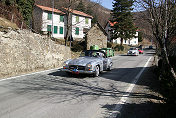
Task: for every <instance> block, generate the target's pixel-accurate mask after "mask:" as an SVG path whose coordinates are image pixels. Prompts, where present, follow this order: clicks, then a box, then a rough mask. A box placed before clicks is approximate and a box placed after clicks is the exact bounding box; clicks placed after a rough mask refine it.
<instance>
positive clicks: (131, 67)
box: [0, 50, 153, 118]
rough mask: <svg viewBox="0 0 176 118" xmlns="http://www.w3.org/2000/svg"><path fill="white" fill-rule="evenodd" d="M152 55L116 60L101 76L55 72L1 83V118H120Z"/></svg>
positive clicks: (119, 56) (147, 53)
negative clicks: (122, 109) (69, 74)
mask: <svg viewBox="0 0 176 118" xmlns="http://www.w3.org/2000/svg"><path fill="white" fill-rule="evenodd" d="M152 56H153V54H152V51H151V50H146V51H145V54H143V55H140V56H126V55H118V56H116V57H113V63H114V65H113V70H112V71H107V72H103V73H101V75H100V77H92V76H84V75H82V76H73V77H69V76H67V75H66V74H65V73H64V72H61V71H59V70H52V71H48V72H42V73H37V74H33V75H27V76H22V77H18V78H13V79H8V80H3V81H0V118H109V117H112V118H113V117H116V115H117V114H118V113H119V112H120V110H121V108H122V107H121V106H122V105H123V104H125V102H126V100H127V99H128V96H129V94H130V91H131V90H132V88H133V87H134V86H135V83H136V81H137V79H139V78H140V75H141V74H142V72H143V70H144V69H145V68H144V66H147V67H149V66H150V65H151V61H153V57H152ZM144 73H145V71H144ZM114 104H116V105H114ZM112 114H115V115H112Z"/></svg>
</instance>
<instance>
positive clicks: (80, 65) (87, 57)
mask: <svg viewBox="0 0 176 118" xmlns="http://www.w3.org/2000/svg"><path fill="white" fill-rule="evenodd" d="M111 68H112V59H111V58H108V57H107V56H106V54H105V53H104V52H103V51H100V50H87V51H85V52H84V53H82V54H81V56H80V57H79V58H76V59H70V60H67V61H65V62H64V65H63V69H61V71H65V72H67V73H68V74H92V75H94V76H95V77H97V76H99V74H100V72H102V71H104V70H111Z"/></svg>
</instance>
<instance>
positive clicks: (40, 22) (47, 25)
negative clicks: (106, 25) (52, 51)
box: [33, 5, 93, 40]
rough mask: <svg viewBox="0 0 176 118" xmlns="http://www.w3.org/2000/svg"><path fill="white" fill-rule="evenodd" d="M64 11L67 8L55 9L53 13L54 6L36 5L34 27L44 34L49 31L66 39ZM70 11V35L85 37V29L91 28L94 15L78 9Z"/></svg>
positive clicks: (52, 34) (57, 36)
mask: <svg viewBox="0 0 176 118" xmlns="http://www.w3.org/2000/svg"><path fill="white" fill-rule="evenodd" d="M64 11H65V10H63V11H61V10H58V9H54V14H53V15H52V8H50V7H46V6H41V5H35V8H34V11H33V18H34V29H35V30H36V31H37V32H42V33H44V34H48V33H49V34H50V35H51V36H53V37H54V38H59V39H64V37H65V36H66V32H67V16H66V13H65V12H64ZM70 13H71V24H70V25H71V34H70V35H72V37H73V39H75V40H76V39H83V38H84V36H85V32H84V31H86V30H88V29H90V28H91V20H92V18H93V17H92V16H90V15H88V14H86V13H83V12H80V11H77V10H70ZM52 17H53V18H52ZM52 20H53V28H52ZM52 31H53V33H52Z"/></svg>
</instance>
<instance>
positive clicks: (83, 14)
mask: <svg viewBox="0 0 176 118" xmlns="http://www.w3.org/2000/svg"><path fill="white" fill-rule="evenodd" d="M63 9H65V10H67V9H68V8H63ZM70 12H72V13H73V14H76V15H80V16H84V17H89V18H93V16H91V15H88V14H86V13H84V12H81V11H77V10H73V9H70Z"/></svg>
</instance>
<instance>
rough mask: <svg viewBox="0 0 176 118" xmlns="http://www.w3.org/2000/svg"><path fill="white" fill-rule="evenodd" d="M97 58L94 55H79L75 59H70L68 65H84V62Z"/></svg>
mask: <svg viewBox="0 0 176 118" xmlns="http://www.w3.org/2000/svg"><path fill="white" fill-rule="evenodd" d="M97 59H98V58H96V57H79V58H77V59H73V60H71V61H70V62H69V63H68V65H80V66H86V64H88V63H90V62H94V61H96V60H97Z"/></svg>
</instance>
